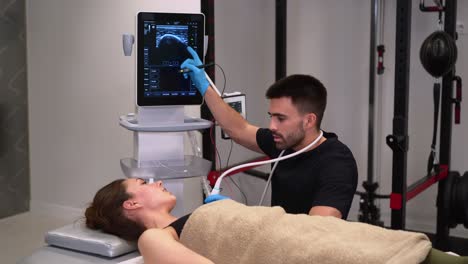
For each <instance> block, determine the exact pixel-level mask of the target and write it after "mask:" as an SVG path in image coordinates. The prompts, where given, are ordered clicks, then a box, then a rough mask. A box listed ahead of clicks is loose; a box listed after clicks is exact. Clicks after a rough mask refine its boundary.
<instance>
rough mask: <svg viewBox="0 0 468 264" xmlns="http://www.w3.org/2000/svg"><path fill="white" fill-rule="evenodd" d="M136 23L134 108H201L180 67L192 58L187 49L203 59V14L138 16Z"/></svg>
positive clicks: (197, 96)
mask: <svg viewBox="0 0 468 264" xmlns="http://www.w3.org/2000/svg"><path fill="white" fill-rule="evenodd" d="M137 20H138V21H137V27H138V37H137V38H138V39H137V49H138V56H137V105H139V106H158V105H194V104H201V102H202V97H201V95H200V93H199V92H198V90H197V88H196V87H195V86H194V85H193V84H192V83H191V81H190V79H185V78H184V76H183V74H182V73H180V65H181V64H182V62H184V61H185V60H186V59H188V58H191V56H190V53H189V52H188V51H187V46H190V47H192V48H193V49H194V50H195V51H196V52H197V53H198V56H199V57H200V58H202V57H203V37H204V28H205V25H204V21H205V18H204V16H203V14H180V13H144V12H141V13H138V19H137Z"/></svg>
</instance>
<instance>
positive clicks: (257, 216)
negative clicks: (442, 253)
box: [181, 200, 431, 264]
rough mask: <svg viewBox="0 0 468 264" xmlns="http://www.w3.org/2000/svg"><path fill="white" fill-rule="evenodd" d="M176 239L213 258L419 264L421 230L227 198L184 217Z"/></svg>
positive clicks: (423, 242)
mask: <svg viewBox="0 0 468 264" xmlns="http://www.w3.org/2000/svg"><path fill="white" fill-rule="evenodd" d="M181 242H182V243H183V244H184V245H186V246H187V247H189V248H191V249H193V250H194V251H196V252H198V253H200V254H202V255H203V256H205V257H207V258H209V259H211V260H212V261H214V262H215V263H218V264H224V263H236V264H237V263H252V264H254V263H255V264H260V263H268V264H275V263H288V264H289V263H324V264H327V263H333V264H336V263H356V264H364V263H372V264H375V263H398V264H400V263H404V264H411V263H421V262H422V261H423V260H424V259H425V258H426V256H427V254H428V253H429V250H430V248H431V243H430V242H429V240H428V238H427V237H426V236H425V235H424V234H420V233H412V232H405V231H394V230H389V229H385V228H381V227H376V226H372V225H368V224H362V223H355V222H347V221H344V220H341V219H337V218H334V217H321V216H308V215H290V214H286V213H285V212H284V210H283V209H282V208H280V207H248V206H245V205H243V204H239V203H237V202H234V201H232V200H223V201H218V202H214V203H210V204H207V205H204V206H202V207H200V208H198V209H197V210H195V212H194V213H193V214H192V215H191V216H190V218H189V220H188V221H187V223H186V224H185V226H184V229H183V232H182V234H181Z"/></svg>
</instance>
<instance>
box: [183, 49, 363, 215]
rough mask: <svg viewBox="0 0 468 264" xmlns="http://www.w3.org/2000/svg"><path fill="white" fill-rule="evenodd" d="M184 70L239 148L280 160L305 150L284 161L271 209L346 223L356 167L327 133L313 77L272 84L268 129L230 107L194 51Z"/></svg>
mask: <svg viewBox="0 0 468 264" xmlns="http://www.w3.org/2000/svg"><path fill="white" fill-rule="evenodd" d="M188 51H189V52H190V53H191V55H192V57H193V60H192V59H188V60H186V61H185V62H184V63H182V65H181V69H189V70H190V71H189V72H188V73H187V74H188V75H189V76H190V78H191V80H192V82H193V83H194V84H195V86H196V87H197V88H198V90H199V91H200V92H201V94H202V95H204V97H205V102H206V103H207V105H208V107H209V108H210V110H211V112H212V114H213V116H214V117H215V119H216V121H217V122H218V123H219V125H220V126H221V128H222V129H223V130H224V131H225V132H226V133H227V134H228V135H229V136H230V137H231V138H232V139H233V140H234V141H235V142H236V143H238V144H240V145H242V146H244V147H246V148H248V149H251V150H253V151H256V152H259V153H264V154H266V155H268V156H269V157H270V158H276V157H278V156H279V154H280V153H281V151H283V150H285V153H284V154H283V156H285V155H287V154H290V153H292V152H295V151H298V150H301V149H302V148H304V147H306V146H307V145H309V144H311V143H312V142H313V141H315V140H317V143H316V144H314V145H313V146H312V147H311V148H310V149H309V150H307V151H306V152H304V153H302V154H299V155H298V156H295V157H292V158H290V159H287V160H283V161H280V162H279V163H278V166H277V167H276V170H275V172H274V174H273V178H272V205H273V206H275V205H279V206H281V207H283V208H284V209H285V210H286V212H288V213H304V214H310V215H324V216H335V217H338V218H343V219H346V217H347V215H348V212H349V209H350V207H351V202H352V200H353V196H354V192H355V191H356V187H357V166H356V161H355V159H354V157H353V155H352V153H351V151H350V150H349V149H348V147H346V145H344V144H343V143H341V142H340V141H339V140H338V138H337V136H336V135H335V134H333V133H325V132H324V133H323V136H321V132H322V131H321V129H320V124H321V122H322V118H323V114H324V111H325V106H326V101H327V91H326V89H325V87H324V86H323V84H322V83H321V82H320V81H319V80H317V79H315V78H314V77H312V76H308V75H299V74H298V75H291V76H289V77H286V78H284V79H281V80H279V81H277V82H276V83H274V84H273V85H272V86H271V87H270V88H269V89H268V90H267V92H266V97H267V98H268V99H269V100H270V105H269V110H268V114H269V115H270V117H271V120H270V126H269V128H268V129H265V128H259V127H257V126H254V125H252V124H250V123H248V122H247V120H245V119H244V118H243V117H242V116H241V115H240V114H239V113H238V112H236V111H235V110H234V109H232V108H231V107H230V106H229V105H227V104H226V103H225V102H224V101H223V99H222V98H221V97H220V96H219V95H218V94H217V93H216V91H215V90H214V89H213V88H212V87H211V86H210V84H209V82H208V80H207V79H206V76H205V72H204V70H203V69H200V68H198V67H196V66H199V65H202V63H201V61H200V59H199V58H198V56H197V54H196V52H194V51H193V50H192V49H191V48H190V47H189V48H188Z"/></svg>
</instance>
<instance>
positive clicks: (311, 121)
mask: <svg viewBox="0 0 468 264" xmlns="http://www.w3.org/2000/svg"><path fill="white" fill-rule="evenodd" d="M316 124H317V115H316V114H314V113H309V114H306V115H305V122H304V128H305V129H308V128H314V127H315V126H316Z"/></svg>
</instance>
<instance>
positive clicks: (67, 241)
mask: <svg viewBox="0 0 468 264" xmlns="http://www.w3.org/2000/svg"><path fill="white" fill-rule="evenodd" d="M45 242H46V243H47V244H49V245H54V246H58V247H63V248H69V249H73V250H77V251H82V252H87V253H93V254H98V255H101V256H106V257H117V256H120V255H123V254H125V253H129V252H132V251H135V250H136V249H137V244H136V243H134V242H128V241H126V240H124V239H121V238H119V237H117V236H114V235H111V234H106V233H104V232H102V231H99V230H92V229H89V228H87V227H86V226H85V224H84V223H78V222H77V223H74V224H70V225H66V226H64V227H61V228H58V229H55V230H51V231H49V232H47V233H46V235H45Z"/></svg>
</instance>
